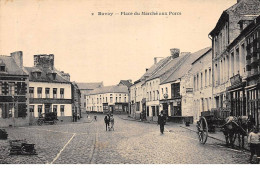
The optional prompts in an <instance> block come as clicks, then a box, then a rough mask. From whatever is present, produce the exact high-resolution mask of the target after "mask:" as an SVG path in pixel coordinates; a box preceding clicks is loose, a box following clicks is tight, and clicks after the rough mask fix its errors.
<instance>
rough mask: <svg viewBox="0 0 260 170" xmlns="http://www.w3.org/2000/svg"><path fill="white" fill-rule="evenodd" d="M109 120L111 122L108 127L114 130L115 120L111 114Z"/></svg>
mask: <svg viewBox="0 0 260 170" xmlns="http://www.w3.org/2000/svg"><path fill="white" fill-rule="evenodd" d="M110 122H111V128H110V129H113V130H114V123H115V120H114V117H113V115H111V117H110Z"/></svg>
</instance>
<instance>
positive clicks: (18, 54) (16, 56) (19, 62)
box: [11, 51, 23, 68]
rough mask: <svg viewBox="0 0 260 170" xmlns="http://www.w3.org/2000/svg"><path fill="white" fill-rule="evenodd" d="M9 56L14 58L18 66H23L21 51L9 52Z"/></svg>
mask: <svg viewBox="0 0 260 170" xmlns="http://www.w3.org/2000/svg"><path fill="white" fill-rule="evenodd" d="M11 57H12V58H13V59H14V61H15V62H16V64H17V65H18V66H19V67H20V68H23V52H22V51H16V52H13V53H11Z"/></svg>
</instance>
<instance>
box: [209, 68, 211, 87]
mask: <svg viewBox="0 0 260 170" xmlns="http://www.w3.org/2000/svg"><path fill="white" fill-rule="evenodd" d="M209 84H210V85H211V68H209Z"/></svg>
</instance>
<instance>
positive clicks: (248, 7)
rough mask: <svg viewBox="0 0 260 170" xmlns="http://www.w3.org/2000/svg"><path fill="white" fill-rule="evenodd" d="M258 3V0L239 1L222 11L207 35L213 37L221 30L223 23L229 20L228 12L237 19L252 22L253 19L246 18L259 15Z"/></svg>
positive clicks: (259, 5) (259, 2) (259, 4)
mask: <svg viewBox="0 0 260 170" xmlns="http://www.w3.org/2000/svg"><path fill="white" fill-rule="evenodd" d="M259 7H260V1H259V0H240V1H239V2H238V3H236V4H234V5H233V6H231V7H230V8H228V9H226V10H225V11H223V13H222V14H221V16H220V18H219V20H218V22H217V24H216V26H215V28H214V29H213V30H212V31H211V32H210V33H209V35H215V34H217V33H218V31H219V30H220V29H221V28H222V26H223V24H224V22H225V21H227V20H228V19H229V14H230V12H235V15H236V16H237V17H240V18H241V19H242V20H244V19H246V20H248V19H249V20H252V19H254V17H253V16H252V17H249V16H247V15H248V14H250V15H257V14H259V12H260V10H259Z"/></svg>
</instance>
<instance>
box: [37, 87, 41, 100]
mask: <svg viewBox="0 0 260 170" xmlns="http://www.w3.org/2000/svg"><path fill="white" fill-rule="evenodd" d="M37 97H38V98H42V88H41V87H38V88H37Z"/></svg>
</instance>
